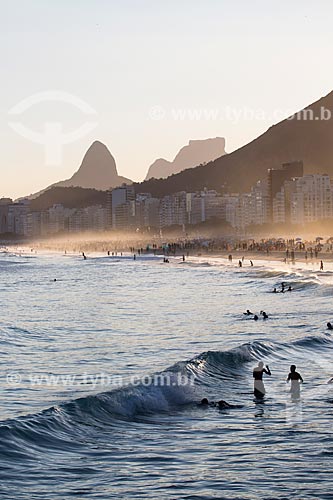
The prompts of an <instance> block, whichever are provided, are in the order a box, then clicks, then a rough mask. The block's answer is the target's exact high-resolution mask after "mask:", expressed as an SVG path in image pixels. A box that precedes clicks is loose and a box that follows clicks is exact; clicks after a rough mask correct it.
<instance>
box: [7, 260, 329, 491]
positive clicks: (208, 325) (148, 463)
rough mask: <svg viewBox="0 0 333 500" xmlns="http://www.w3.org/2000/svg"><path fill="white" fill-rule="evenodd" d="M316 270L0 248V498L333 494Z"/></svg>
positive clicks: (321, 286) (320, 284)
mask: <svg viewBox="0 0 333 500" xmlns="http://www.w3.org/2000/svg"><path fill="white" fill-rule="evenodd" d="M318 269H319V263H318V261H314V262H309V263H308V264H307V265H305V264H300V263H297V262H296V263H295V264H294V265H292V264H290V265H289V264H284V263H282V262H281V263H279V262H269V261H261V260H255V261H254V267H250V265H249V261H248V260H247V259H246V258H245V261H244V266H243V268H238V267H237V261H236V262H233V263H232V264H230V263H228V262H227V261H226V259H223V258H209V257H203V256H202V257H190V258H189V259H188V260H187V261H186V262H185V263H183V262H182V259H181V258H179V257H178V258H170V263H169V264H164V263H163V259H162V258H161V257H153V256H143V257H137V260H136V261H133V259H132V257H131V256H130V255H124V256H123V257H118V256H117V257H107V256H103V255H99V254H95V255H90V256H89V255H88V258H87V260H86V261H84V260H83V259H82V257H81V256H79V255H70V254H67V255H61V254H51V253H49V254H35V253H33V252H31V253H28V254H22V255H19V254H15V253H5V252H3V253H0V350H1V357H0V362H1V391H0V395H1V396H0V397H1V401H0V412H1V413H0V419H1V422H0V498H1V500H3V499H15V500H16V499H19V500H20V499H24V500H25V499H27V500H28V499H29V500H31V499H43V500H47V499H62V498H66V499H67V498H79V499H85V498H96V499H97V498H99V499H132V498H133V499H161V500H164V499H168V500H169V499H188V500H190V499H191V500H192V499H207V500H208V499H265V500H270V499H281V500H282V499H286V500H290V499H311V500H313V499H332V498H333V473H332V460H333V441H332V437H333V426H332V420H333V384H328V383H327V382H328V380H329V379H330V378H331V377H333V339H332V336H331V335H330V333H329V332H328V331H327V330H326V323H327V322H328V321H330V320H333V308H332V297H333V265H332V264H331V265H329V264H327V265H326V264H325V271H324V272H319V271H318ZM54 280H56V281H54ZM282 282H285V283H286V284H287V285H288V286H289V285H291V286H292V288H293V290H292V292H287V293H284V294H283V293H277V294H274V293H272V290H273V288H274V287H277V288H278V289H280V288H281V283H282ZM246 309H250V310H251V311H252V312H254V313H257V314H258V315H259V313H260V311H261V310H264V311H266V313H267V314H268V315H269V319H268V320H266V321H265V320H263V319H262V316H260V319H259V320H258V321H254V320H253V319H252V318H251V317H246V316H244V315H243V312H244V311H245V310H246ZM260 360H262V361H264V363H265V364H268V365H269V367H270V369H271V372H272V376H271V377H268V376H267V377H266V378H265V380H264V382H265V387H266V396H265V398H264V399H263V400H256V399H255V398H254V396H253V392H252V391H253V377H252V370H253V368H254V367H255V366H256V365H257V363H258V361H260ZM291 364H296V365H297V370H298V371H299V372H300V373H301V375H302V376H303V378H304V384H303V387H302V391H301V396H300V397H299V398H298V397H296V398H295V397H293V395H291V394H290V392H289V387H288V385H287V384H286V378H287V375H288V373H289V366H290V365H291ZM204 397H207V398H208V399H209V400H213V401H217V400H219V399H224V400H226V401H227V402H229V403H231V404H235V405H238V406H237V407H235V408H230V409H225V410H219V409H217V408H215V407H208V408H203V407H202V406H199V405H198V402H200V400H201V399H202V398H204Z"/></svg>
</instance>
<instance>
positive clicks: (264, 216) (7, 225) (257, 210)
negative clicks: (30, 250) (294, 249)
mask: <svg viewBox="0 0 333 500" xmlns="http://www.w3.org/2000/svg"><path fill="white" fill-rule="evenodd" d="M284 177H285V175H282V176H280V178H279V183H280V185H279V189H278V190H277V189H276V186H275V190H274V196H273V197H272V196H271V184H270V181H269V179H266V180H263V181H258V182H257V183H256V185H255V186H254V187H253V188H252V189H251V191H250V193H243V194H220V193H218V192H217V191H214V190H208V189H204V190H203V191H200V192H197V193H187V192H185V191H182V192H179V193H175V194H172V195H168V196H164V197H163V198H154V197H153V196H152V195H151V194H150V193H139V194H135V191H134V187H133V186H127V185H124V186H121V187H119V188H116V189H113V190H110V191H109V192H108V193H107V196H106V204H105V205H95V206H89V207H85V208H66V207H64V206H63V205H61V204H56V205H53V206H52V207H50V208H49V209H47V210H43V211H36V210H31V209H30V201H29V200H22V201H20V202H17V203H15V202H13V201H12V200H10V199H8V198H3V199H1V200H0V233H1V234H5V233H9V234H14V235H18V236H28V237H34V236H49V235H55V234H61V233H79V232H87V231H91V232H92V231H94V232H95V231H108V230H124V229H129V230H137V229H140V228H152V229H163V228H165V227H170V226H183V227H185V226H188V225H196V224H201V223H204V222H207V221H212V220H214V221H215V222H217V223H219V221H221V222H225V223H228V224H229V225H230V226H231V227H233V228H235V229H239V230H244V229H245V228H247V227H249V226H253V225H262V224H268V223H272V222H273V223H290V224H306V223H308V222H315V221H319V220H322V219H331V218H333V184H332V182H331V179H330V178H329V177H328V176H327V175H319V174H318V175H305V176H301V177H295V178H289V177H290V176H289V175H288V176H287V179H284Z"/></svg>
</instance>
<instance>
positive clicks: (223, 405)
mask: <svg viewBox="0 0 333 500" xmlns="http://www.w3.org/2000/svg"><path fill="white" fill-rule="evenodd" d="M199 406H205V407H207V406H215V407H217V408H218V409H219V410H224V409H226V408H242V406H240V405H231V404H229V403H227V402H226V401H224V400H223V399H221V400H220V401H217V402H215V401H211V402H209V401H208V399H207V398H203V399H202V400H201V402H200V403H199Z"/></svg>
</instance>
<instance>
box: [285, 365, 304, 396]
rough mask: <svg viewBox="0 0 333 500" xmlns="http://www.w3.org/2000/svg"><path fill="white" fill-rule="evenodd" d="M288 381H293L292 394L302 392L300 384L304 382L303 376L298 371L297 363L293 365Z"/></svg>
mask: <svg viewBox="0 0 333 500" xmlns="http://www.w3.org/2000/svg"><path fill="white" fill-rule="evenodd" d="M287 382H291V387H290V392H291V393H292V394H299V393H300V384H301V383H303V378H302V377H301V375H300V374H299V373H298V372H297V371H296V365H291V367H290V373H289V375H288V378H287Z"/></svg>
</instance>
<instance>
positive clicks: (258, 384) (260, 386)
mask: <svg viewBox="0 0 333 500" xmlns="http://www.w3.org/2000/svg"><path fill="white" fill-rule="evenodd" d="M264 373H265V374H266V375H269V376H271V371H270V369H269V367H268V365H266V367H265V366H264V363H263V362H262V361H259V363H258V366H256V367H255V369H254V370H253V378H254V386H253V393H254V395H255V397H256V398H263V397H264V396H265V393H266V391H265V386H264V383H263V381H262V377H263V374H264Z"/></svg>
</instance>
